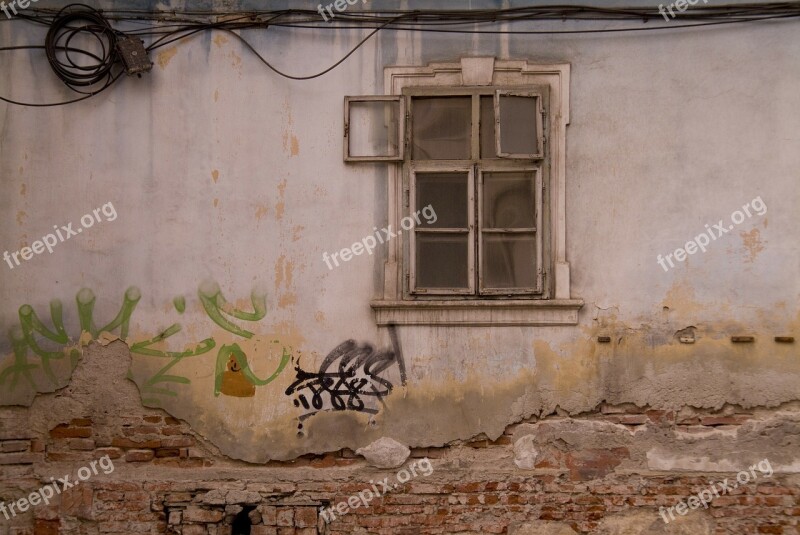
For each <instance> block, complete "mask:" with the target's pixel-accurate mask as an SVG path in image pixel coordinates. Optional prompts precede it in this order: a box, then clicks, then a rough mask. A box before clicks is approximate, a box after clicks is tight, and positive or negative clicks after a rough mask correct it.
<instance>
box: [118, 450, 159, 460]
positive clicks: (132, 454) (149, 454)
mask: <svg viewBox="0 0 800 535" xmlns="http://www.w3.org/2000/svg"><path fill="white" fill-rule="evenodd" d="M153 457H155V454H154V453H153V450H130V451H128V452H127V453H126V454H125V461H127V462H129V463H146V462H149V461H152V460H153Z"/></svg>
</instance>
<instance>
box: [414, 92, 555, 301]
mask: <svg viewBox="0 0 800 535" xmlns="http://www.w3.org/2000/svg"><path fill="white" fill-rule="evenodd" d="M405 95H406V97H407V98H408V99H409V114H408V118H407V120H408V123H409V124H408V125H407V128H406V130H407V131H408V132H410V136H409V140H408V144H409V146H410V147H411V150H410V154H409V157H408V158H407V160H406V164H405V176H406V181H405V187H406V189H407V190H408V194H407V195H406V198H407V199H408V203H407V204H408V209H409V210H408V211H409V213H411V214H413V213H415V212H417V211H418V210H420V209H421V208H423V207H425V206H431V207H432V208H433V210H434V211H435V212H436V214H437V218H436V221H435V223H434V224H432V225H425V224H423V225H417V226H416V227H415V228H414V229H413V231H412V232H411V237H410V241H409V246H408V251H409V252H408V254H407V257H408V262H407V263H406V273H407V277H406V280H407V288H406V291H407V293H408V294H409V295H426V296H431V295H452V296H462V297H466V296H475V297H488V296H501V295H504V296H520V297H523V296H529V297H534V296H537V295H538V296H541V295H542V294H543V293H544V292H543V290H544V283H543V278H544V275H545V273H546V269H545V267H544V265H543V261H542V259H543V254H542V247H543V240H542V236H543V234H544V229H543V228H542V223H543V218H542V211H543V206H544V203H543V197H544V191H543V188H542V185H543V178H542V175H543V173H544V172H545V170H544V169H543V167H544V165H545V163H546V159H545V154H544V150H543V146H544V145H545V143H544V139H545V134H544V130H543V121H542V116H543V115H544V107H545V106H546V104H543V103H546V102H547V98H546V97H547V87H539V88H530V90H529V91H525V92H521V91H509V90H504V89H496V88H475V89H460V88H437V89H436V91H434V92H432V93H431V90H430V89H427V88H412V89H409V90H407V91H406V92H405Z"/></svg>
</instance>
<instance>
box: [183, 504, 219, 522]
mask: <svg viewBox="0 0 800 535" xmlns="http://www.w3.org/2000/svg"><path fill="white" fill-rule="evenodd" d="M223 516H225V515H224V513H223V512H222V511H219V510H211V509H201V508H200V507H187V508H186V510H185V511H184V512H183V521H184V522H203V523H207V524H212V523H215V522H219V521H220V520H222V517H223Z"/></svg>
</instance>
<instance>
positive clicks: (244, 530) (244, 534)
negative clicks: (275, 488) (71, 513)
mask: <svg viewBox="0 0 800 535" xmlns="http://www.w3.org/2000/svg"><path fill="white" fill-rule="evenodd" d="M255 509H256V508H255V507H254V506H252V505H245V506H244V509H242V512H241V513H239V514H238V515H236V517H235V518H234V519H233V527H232V528H231V535H250V526H252V525H253V523H252V521H251V520H250V513H251V512H253V511H255Z"/></svg>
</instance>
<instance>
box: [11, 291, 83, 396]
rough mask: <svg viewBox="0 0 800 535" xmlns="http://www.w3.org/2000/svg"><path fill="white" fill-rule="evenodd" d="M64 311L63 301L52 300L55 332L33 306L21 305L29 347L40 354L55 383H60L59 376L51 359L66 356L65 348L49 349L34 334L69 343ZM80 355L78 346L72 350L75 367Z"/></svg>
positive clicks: (41, 362)
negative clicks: (40, 317) (37, 340)
mask: <svg viewBox="0 0 800 535" xmlns="http://www.w3.org/2000/svg"><path fill="white" fill-rule="evenodd" d="M62 312H63V311H62V306H61V301H59V300H58V299H54V300H53V301H51V302H50V320H51V321H52V322H53V327H54V328H55V332H53V331H51V330H50V329H48V328H47V327H46V326H45V324H44V323H43V322H42V321H41V320H40V319H39V317H38V316H37V315H36V312H35V311H34V310H33V307H32V306H30V305H22V306H21V307H19V324H20V327H21V328H22V336H23V337H24V339H25V342H26V343H27V345H28V347H29V348H30V349H31V350H32V351H33V352H34V353H35V354H36V355H38V356H39V362H40V364H41V366H42V370H43V371H44V373H45V375H46V376H47V377H48V379H50V381H51V382H52V383H53V385H58V378H57V377H56V374H55V373H54V372H53V368H52V367H51V366H50V361H51V360H60V359H63V358H64V356H65V355H64V350H63V349H62V350H60V351H47V350H45V349H43V348H42V347H40V346H39V344H38V343H37V342H36V339H35V338H34V336H33V335H34V333H36V334H39V335H41V336H43V337H45V338H47V339H48V340H51V341H53V342H55V343H57V344H61V345H64V346H66V345H68V344H69V342H70V340H69V335H67V331H66V330H65V329H64V321H63V314H62ZM26 353H27V350H26ZM79 356H80V351H79V350H78V349H77V348H73V349H72V350H70V360H71V365H72V366H73V367H74V366H75V364H77V362H78V358H79Z"/></svg>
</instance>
